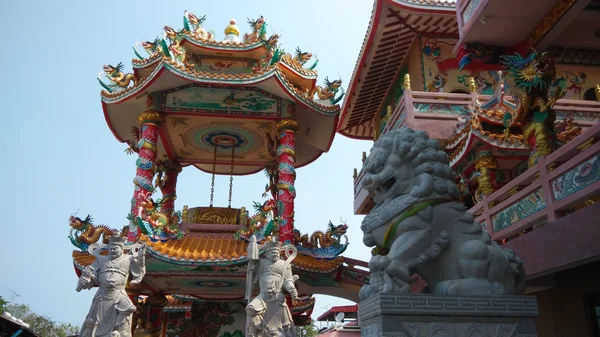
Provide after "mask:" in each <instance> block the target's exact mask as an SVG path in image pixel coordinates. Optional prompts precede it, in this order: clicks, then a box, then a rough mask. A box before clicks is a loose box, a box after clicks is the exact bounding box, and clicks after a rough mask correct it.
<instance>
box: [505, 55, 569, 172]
mask: <svg viewBox="0 0 600 337" xmlns="http://www.w3.org/2000/svg"><path fill="white" fill-rule="evenodd" d="M502 63H503V64H504V65H505V66H506V67H507V68H508V76H507V78H506V80H507V82H508V84H509V86H510V90H511V93H512V95H513V97H514V98H515V101H516V103H517V107H516V108H515V109H514V110H513V111H511V112H508V113H507V117H508V118H507V120H508V121H509V122H508V123H506V125H508V127H512V126H515V125H522V127H523V137H524V139H526V140H527V142H528V144H529V146H530V148H531V152H530V156H529V160H528V165H529V167H531V166H533V165H535V164H536V163H537V161H538V158H539V157H540V156H545V155H548V154H550V153H552V152H553V151H554V143H555V137H556V136H555V130H554V121H555V120H556V114H555V112H554V110H553V109H552V107H553V106H554V104H555V103H556V101H557V100H558V99H560V98H562V97H563V96H564V92H563V91H562V89H561V88H560V87H553V88H552V89H553V90H552V91H551V92H550V93H549V91H550V89H551V84H552V82H553V80H554V77H555V75H556V68H555V66H554V59H553V58H552V57H550V56H549V55H548V54H547V53H543V54H542V55H541V56H538V55H537V53H535V52H533V53H531V54H529V55H528V56H527V57H526V58H523V57H522V56H521V55H519V54H514V55H504V56H502Z"/></svg>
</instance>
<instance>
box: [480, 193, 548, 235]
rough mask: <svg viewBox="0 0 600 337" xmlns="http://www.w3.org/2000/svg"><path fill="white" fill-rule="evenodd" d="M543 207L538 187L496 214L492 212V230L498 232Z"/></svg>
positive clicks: (544, 202)
mask: <svg viewBox="0 0 600 337" xmlns="http://www.w3.org/2000/svg"><path fill="white" fill-rule="evenodd" d="M544 208H546V201H545V200H544V194H543V192H542V189H541V188H540V189H538V190H536V191H535V192H533V193H531V194H529V195H528V196H526V197H525V198H523V199H521V200H519V201H517V202H516V203H514V204H512V205H510V206H508V207H507V208H505V209H503V210H502V211H500V212H498V213H497V214H494V215H493V216H492V222H493V224H494V232H499V231H501V230H503V229H504V228H507V227H508V226H511V225H513V224H515V223H517V222H519V221H521V220H523V219H525V218H527V217H529V216H531V215H533V214H535V213H537V212H539V211H541V210H543V209H544Z"/></svg>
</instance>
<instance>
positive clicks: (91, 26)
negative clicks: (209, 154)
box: [0, 0, 373, 325]
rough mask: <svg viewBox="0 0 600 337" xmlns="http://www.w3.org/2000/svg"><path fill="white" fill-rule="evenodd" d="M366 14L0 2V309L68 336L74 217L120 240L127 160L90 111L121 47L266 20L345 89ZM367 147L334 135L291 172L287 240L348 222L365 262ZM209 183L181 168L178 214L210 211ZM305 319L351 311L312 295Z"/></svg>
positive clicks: (242, 186) (266, 4) (311, 7)
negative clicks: (189, 22) (292, 202)
mask: <svg viewBox="0 0 600 337" xmlns="http://www.w3.org/2000/svg"><path fill="white" fill-rule="evenodd" d="M372 4H373V3H372V1H367V0H335V1H331V0H330V1H294V2H292V1H227V2H225V1H61V2H58V1H27V0H19V1H16V0H13V1H0V30H1V31H2V32H4V33H5V35H4V38H3V41H4V42H3V46H4V47H3V48H2V49H3V52H2V53H1V54H0V60H1V61H2V62H1V63H0V64H1V65H2V68H1V70H0V74H2V76H1V78H2V82H0V83H1V84H0V85H1V90H0V98H1V102H2V103H1V105H0V111H1V113H2V116H4V117H3V118H4V120H3V123H2V124H0V141H1V142H2V144H3V149H2V151H1V152H0V156H2V157H1V158H2V159H1V160H2V161H1V163H2V164H1V166H0V176H1V177H2V178H3V187H4V191H3V193H2V195H1V196H0V205H2V206H1V208H0V211H1V214H2V218H1V220H0V221H1V222H2V235H0V256H1V257H2V259H1V261H2V262H1V270H2V276H1V277H0V296H3V297H4V298H5V299H7V300H9V301H10V300H11V299H12V298H13V295H12V292H11V290H13V291H15V292H17V293H18V294H20V295H21V297H19V298H16V299H15V301H17V302H22V303H26V304H29V305H30V306H31V308H32V309H33V310H34V311H35V312H37V313H39V314H44V315H49V316H51V317H53V318H54V319H56V320H58V321H64V322H69V323H73V324H76V325H79V324H80V323H81V322H82V321H83V319H84V317H85V314H86V312H87V310H88V308H89V304H90V303H91V299H92V296H93V292H92V291H82V292H81V293H77V292H75V286H76V283H77V279H76V276H75V272H74V269H73V264H72V259H71V252H72V251H73V249H74V247H73V246H71V244H70V242H69V240H68V238H67V235H68V232H69V226H68V221H67V220H68V217H69V215H70V214H72V213H74V212H77V211H78V210H79V214H80V215H86V214H88V213H90V214H92V215H93V217H94V219H95V222H96V223H97V224H106V225H108V226H110V227H113V228H119V229H120V228H122V226H123V225H124V224H126V223H127V220H126V219H125V216H126V215H127V212H128V210H129V200H130V198H131V196H132V193H133V184H132V179H133V177H134V174H135V159H136V157H135V156H127V155H126V154H125V153H124V152H123V151H124V150H125V149H126V145H124V144H121V143H119V142H118V141H117V140H116V139H115V138H114V137H113V135H112V134H111V132H110V130H109V129H108V127H107V125H106V122H105V120H104V117H103V114H102V109H101V104H100V95H99V93H100V89H101V88H100V86H99V85H98V82H97V81H96V76H97V74H98V73H99V72H100V71H101V70H102V65H103V64H106V63H110V64H115V63H118V62H121V61H122V62H123V63H124V64H125V65H126V67H127V68H126V70H130V69H131V67H130V65H131V61H130V60H131V59H132V58H133V57H134V54H133V51H132V49H131V48H132V46H134V45H135V43H136V42H140V41H142V40H143V39H146V40H150V39H153V38H154V37H156V36H162V33H163V30H162V27H163V26H164V25H171V26H173V27H174V28H177V29H179V28H181V25H182V23H181V21H182V16H183V12H184V10H186V9H187V10H189V11H191V12H193V13H195V14H196V15H199V16H201V15H206V17H207V20H206V22H205V24H204V27H205V28H206V29H207V30H214V31H215V32H216V34H217V38H219V39H220V38H222V37H223V29H224V28H225V26H226V25H227V24H228V22H229V20H230V19H232V18H234V19H236V20H237V21H238V27H239V28H240V29H241V30H242V32H247V31H248V30H249V29H248V28H247V25H246V23H245V22H246V18H248V17H250V18H257V17H258V16H260V15H263V16H265V18H266V21H267V23H268V24H269V28H270V32H269V33H273V32H275V33H278V34H279V35H280V36H281V37H280V39H279V41H280V43H281V44H282V45H283V47H284V48H285V49H286V50H293V49H295V47H296V46H300V47H301V48H302V49H305V50H311V51H312V52H313V54H316V55H317V56H318V57H319V60H320V61H319V65H318V68H317V70H318V71H319V74H320V79H323V78H324V77H325V76H331V77H336V76H337V75H338V74H339V75H340V76H341V77H342V79H343V80H344V84H343V85H344V87H347V85H348V81H349V80H350V76H351V75H352V71H353V69H354V65H355V63H356V59H357V57H358V53H359V51H360V47H361V45H362V41H363V38H364V35H365V31H366V29H367V25H368V21H369V17H370V13H371V8H372ZM370 145H371V142H368V141H356V140H351V139H348V138H345V137H344V136H341V135H337V136H336V138H335V140H334V143H333V146H332V148H331V150H330V152H329V153H326V154H324V155H323V156H322V157H321V158H319V159H318V160H317V161H316V162H315V163H313V164H312V165H310V166H308V167H305V168H301V169H299V170H298V172H297V181H296V188H297V191H298V196H297V198H296V203H297V204H296V227H297V228H299V229H300V230H301V231H302V232H308V233H312V232H313V231H314V230H317V229H324V228H325V226H326V225H327V223H328V221H329V220H332V221H333V222H334V223H339V220H340V217H341V218H343V219H344V220H347V223H348V225H349V231H348V236H349V240H350V243H351V246H350V247H349V249H348V251H347V252H346V254H345V255H346V256H348V257H352V258H356V259H361V260H365V261H366V260H368V259H369V255H370V254H369V249H368V248H367V247H365V246H363V244H362V240H361V238H362V233H361V231H360V221H361V220H362V217H361V216H355V215H353V185H352V169H353V168H355V167H356V168H359V167H360V165H361V161H360V158H361V152H362V151H368V149H369V148H370ZM228 183H229V177H217V179H216V184H215V203H216V204H219V203H220V204H222V205H225V204H226V203H227V194H228ZM265 184H266V178H265V177H264V175H263V174H262V173H259V174H255V175H252V176H246V177H236V178H235V179H234V192H233V205H232V206H233V207H241V206H246V207H250V206H251V205H252V201H259V200H261V197H260V195H261V193H262V191H263V188H264V186H265ZM209 191H210V175H209V174H206V173H203V172H201V171H199V170H196V169H194V168H186V169H184V171H183V172H182V174H181V175H180V178H179V182H178V199H177V206H176V207H177V208H178V209H181V207H182V206H183V205H184V204H187V205H190V206H201V205H208V204H209ZM317 298H318V303H317V304H316V307H315V312H314V314H313V318H316V317H317V316H318V315H319V314H320V313H322V312H323V311H324V310H325V307H327V306H331V305H345V304H350V302H348V301H345V300H342V299H337V298H333V297H328V296H318V297H317Z"/></svg>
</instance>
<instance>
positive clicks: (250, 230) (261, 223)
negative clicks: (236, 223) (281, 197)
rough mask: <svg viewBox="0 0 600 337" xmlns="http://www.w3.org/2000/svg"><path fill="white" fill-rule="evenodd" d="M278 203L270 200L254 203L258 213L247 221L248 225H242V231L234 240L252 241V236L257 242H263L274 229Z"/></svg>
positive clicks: (236, 234) (237, 233)
mask: <svg viewBox="0 0 600 337" xmlns="http://www.w3.org/2000/svg"><path fill="white" fill-rule="evenodd" d="M276 205H277V203H276V202H275V200H273V199H269V200H267V201H265V202H264V203H262V204H261V203H260V202H254V205H253V207H254V210H255V211H256V213H254V215H252V216H251V217H250V218H248V219H246V221H242V222H246V223H242V224H241V226H240V229H239V230H238V231H237V232H236V233H235V234H234V238H236V239H238V240H239V239H242V240H244V241H250V238H251V237H252V235H255V236H256V240H257V241H258V242H261V241H263V240H265V239H268V237H269V236H270V235H271V232H272V231H273V229H274V226H275V225H276V224H275V218H274V210H275V208H276Z"/></svg>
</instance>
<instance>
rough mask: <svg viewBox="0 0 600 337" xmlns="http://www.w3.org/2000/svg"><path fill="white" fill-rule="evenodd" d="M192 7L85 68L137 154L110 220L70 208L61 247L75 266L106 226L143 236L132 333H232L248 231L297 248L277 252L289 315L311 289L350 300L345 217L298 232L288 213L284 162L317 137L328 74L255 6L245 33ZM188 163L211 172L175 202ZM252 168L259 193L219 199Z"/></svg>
mask: <svg viewBox="0 0 600 337" xmlns="http://www.w3.org/2000/svg"><path fill="white" fill-rule="evenodd" d="M204 20H205V17H200V16H196V15H194V14H193V13H189V12H185V13H184V17H183V27H182V29H180V30H176V29H174V28H172V27H168V26H166V27H164V33H163V34H162V37H158V38H156V39H155V40H153V41H145V42H142V43H141V44H140V45H141V47H142V48H139V47H136V48H134V52H135V58H134V59H133V60H132V67H133V69H132V71H131V72H129V73H127V72H126V70H125V67H124V66H123V64H122V63H118V64H117V65H115V66H112V65H106V66H104V74H103V76H101V77H99V78H98V82H99V84H100V85H101V86H102V88H103V90H102V92H101V101H102V108H103V111H104V116H105V118H106V121H107V124H108V127H109V129H110V131H111V132H112V133H113V135H114V137H115V138H116V139H117V140H118V141H120V142H122V143H126V144H127V146H128V148H127V151H128V152H129V153H130V154H132V155H135V156H137V157H138V159H137V161H136V167H135V168H134V167H132V168H131V171H132V177H134V178H133V182H134V184H133V197H132V199H131V205H129V206H127V209H128V212H129V214H127V213H125V214H123V218H124V219H127V221H128V222H129V223H128V224H127V225H126V226H124V227H123V229H119V230H117V229H113V228H109V227H105V226H102V225H95V224H94V223H93V218H92V217H91V216H87V217H85V218H79V217H75V216H72V217H71V218H70V221H69V225H70V227H71V235H70V240H71V243H72V244H73V245H74V246H76V247H77V249H76V250H75V251H73V254H72V258H73V263H74V266H75V271H76V273H77V274H78V276H79V275H81V272H82V270H83V269H84V268H85V267H87V266H89V265H91V264H92V263H93V262H94V261H95V260H96V258H97V256H100V255H102V254H106V251H103V250H102V249H103V248H102V247H100V246H101V245H99V243H102V242H103V241H104V242H107V238H108V237H111V236H117V235H119V236H122V237H126V239H127V242H128V243H129V244H132V243H135V242H142V243H145V245H146V247H147V253H146V254H147V255H146V262H145V267H146V274H145V277H144V279H143V281H142V282H141V283H140V284H139V285H136V286H129V287H128V288H127V293H128V295H129V296H130V298H131V299H132V301H133V302H134V303H135V304H136V306H137V308H138V310H137V312H136V313H135V315H134V323H135V324H133V325H134V327H133V330H134V331H133V335H134V336H180V337H183V336H205V337H231V336H240V337H241V336H243V335H244V334H245V332H244V331H245V320H246V316H245V315H246V314H245V311H244V306H245V304H246V299H245V296H244V295H245V291H246V287H247V284H246V264H247V263H248V256H247V250H248V242H249V241H250V240H251V238H252V237H253V236H254V237H256V238H257V240H258V242H259V243H261V242H265V241H268V240H278V241H280V242H281V243H283V244H287V245H294V246H295V247H296V249H297V251H298V255H297V256H296V258H295V259H294V260H293V261H292V262H291V266H292V270H293V273H294V274H297V275H299V280H298V281H297V282H296V287H297V289H298V292H299V298H298V299H294V300H292V299H291V298H288V300H287V303H288V305H289V306H290V308H291V312H292V315H293V320H294V323H295V324H296V325H305V324H310V323H311V318H310V315H311V313H312V311H313V309H314V305H315V298H314V297H313V295H314V294H327V295H332V296H337V297H340V298H345V299H348V300H353V301H358V290H359V289H360V287H361V286H362V285H363V284H365V283H366V282H367V281H368V275H369V273H368V271H367V270H366V263H364V262H362V261H356V260H352V259H347V258H344V257H343V256H342V255H341V254H342V253H343V252H344V251H345V250H346V248H347V246H348V238H347V237H346V236H345V233H346V230H347V225H346V224H344V223H342V224H333V223H331V222H329V224H327V222H324V224H323V231H316V232H314V233H312V234H305V233H302V231H301V228H302V225H301V224H295V223H294V214H295V212H297V211H302V210H295V209H294V198H295V196H296V188H295V186H294V183H295V178H296V169H297V168H300V167H303V166H305V165H309V164H310V163H312V162H313V161H315V160H317V159H318V158H319V157H320V156H321V155H322V154H323V153H324V152H327V151H328V150H329V148H330V146H331V143H332V141H333V138H334V135H335V131H336V127H337V123H338V121H339V113H340V106H339V104H338V103H339V102H340V100H341V99H342V96H343V91H342V89H341V84H342V82H341V80H339V79H333V80H329V78H328V77H325V78H324V79H323V78H321V80H318V74H317V70H316V68H315V67H316V63H317V60H316V59H315V58H314V57H313V56H312V54H310V53H308V52H305V51H302V50H301V49H300V47H297V48H295V49H292V50H294V52H293V53H285V52H284V51H283V49H282V48H281V46H280V45H279V43H278V36H277V35H276V34H273V35H271V36H267V34H266V32H267V23H266V22H265V19H264V18H263V17H259V18H257V19H249V20H248V23H249V25H250V30H249V31H248V32H247V33H242V30H241V29H240V28H239V27H238V26H237V24H236V21H235V20H231V21H230V22H229V23H228V24H227V26H226V27H225V30H224V37H223V38H218V37H217V36H216V35H214V33H213V32H211V31H207V30H205V29H204V28H203V22H204ZM142 49H143V50H142ZM321 83H323V84H321ZM194 167H195V168H196V169H198V170H200V171H203V172H206V173H207V174H210V175H212V185H211V186H205V189H206V193H207V194H208V192H209V191H210V204H209V205H202V206H187V205H183V204H179V207H180V208H179V207H178V208H176V204H175V200H176V199H177V176H178V174H179V173H180V172H181V171H182V170H183V169H193V168H194ZM263 170H264V171H266V173H267V175H268V180H267V181H266V182H267V187H266V189H265V190H260V191H256V196H257V200H260V196H261V195H262V196H263V200H261V201H255V202H251V201H250V200H248V201H247V202H248V206H249V207H248V208H245V207H242V208H239V209H238V208H233V207H231V198H232V189H233V179H234V176H235V177H236V180H242V179H243V177H239V176H244V175H249V174H254V173H257V172H260V171H263ZM134 173H135V174H134ZM215 175H226V176H229V177H230V184H229V203H228V205H216V204H213V192H214V177H215ZM192 202H193V200H192ZM99 247H100V248H99ZM126 247H127V246H126ZM126 250H127V249H126ZM82 319H83V316H82Z"/></svg>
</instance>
